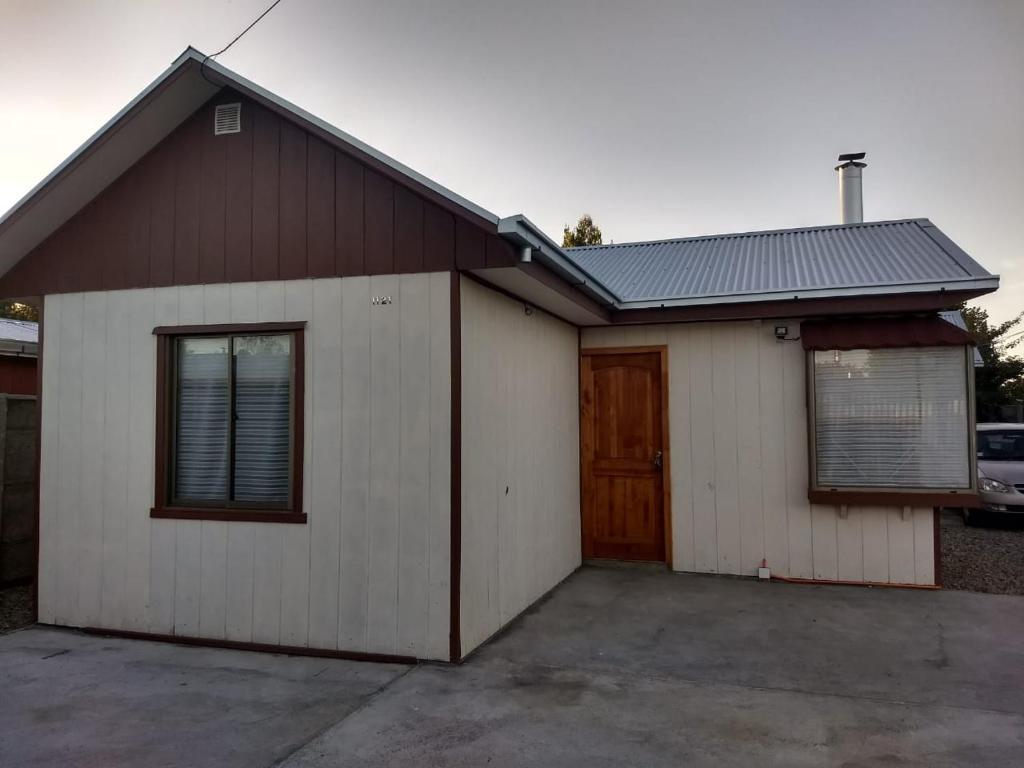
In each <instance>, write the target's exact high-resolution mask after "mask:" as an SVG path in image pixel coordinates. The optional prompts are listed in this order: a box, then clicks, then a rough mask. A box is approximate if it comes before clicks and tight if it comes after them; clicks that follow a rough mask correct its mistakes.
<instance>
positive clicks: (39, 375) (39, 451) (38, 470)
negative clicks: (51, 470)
mask: <svg viewBox="0 0 1024 768" xmlns="http://www.w3.org/2000/svg"><path fill="white" fill-rule="evenodd" d="M45 300H46V299H45V297H44V296H40V297H39V303H38V308H39V325H38V327H37V329H36V333H37V343H38V345H39V346H38V347H37V348H36V450H35V455H36V467H35V480H36V487H35V489H34V490H33V492H32V506H33V520H32V526H33V528H34V530H35V539H36V544H35V547H36V553H35V558H36V564H35V570H36V578H35V581H34V582H33V584H32V621H33V622H38V621H39V535H40V526H39V487H40V484H41V481H42V477H43V471H42V459H43V337H44V336H45V335H46V334H45V333H44V329H45V327H44V325H43V323H44V313H43V309H44V307H43V305H44V303H45Z"/></svg>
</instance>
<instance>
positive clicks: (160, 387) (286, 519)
mask: <svg viewBox="0 0 1024 768" xmlns="http://www.w3.org/2000/svg"><path fill="white" fill-rule="evenodd" d="M305 330H306V323H305V322H304V321H302V322H288V323H225V324H221V325H177V326H158V327H156V328H154V329H153V334H154V335H155V336H156V341H157V358H156V469H155V473H154V479H155V483H154V493H153V500H154V503H153V507H152V509H150V512H149V516H150V517H152V518H162V519H175V520H227V521H236V522H258V523H305V522H306V514H305V513H304V512H303V511H302V470H303V451H302V449H303V442H304V424H303V414H304V410H303V407H304V406H303V402H304V395H305V388H306V387H305V371H306V355H305V335H306V334H305ZM239 333H291V334H292V338H293V339H294V347H293V352H292V357H293V360H292V365H293V366H294V374H293V392H292V424H293V428H292V466H291V477H290V482H291V498H290V500H289V505H288V507H287V508H286V509H266V508H259V507H246V506H230V507H229V506H209V507H207V506H199V505H190V506H174V505H172V504H171V503H170V498H169V487H168V484H169V482H170V481H169V466H170V465H169V461H170V454H169V437H170V434H171V431H170V430H171V429H172V425H171V423H170V419H171V398H170V394H169V393H170V392H171V391H173V389H172V387H171V382H170V376H171V371H172V370H173V366H172V365H171V355H172V354H173V350H174V340H175V339H176V338H178V337H179V336H219V335H225V334H239Z"/></svg>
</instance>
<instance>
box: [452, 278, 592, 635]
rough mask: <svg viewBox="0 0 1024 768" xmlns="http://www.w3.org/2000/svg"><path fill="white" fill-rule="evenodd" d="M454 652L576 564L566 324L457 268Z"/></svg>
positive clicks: (574, 413)
mask: <svg viewBox="0 0 1024 768" xmlns="http://www.w3.org/2000/svg"><path fill="white" fill-rule="evenodd" d="M461 294H462V446H463V447H462V599H461V635H462V652H463V654H466V653H468V652H469V651H471V650H472V649H473V648H475V647H476V646H478V645H480V643H482V642H483V641H484V640H486V639H487V638H488V637H489V636H491V635H492V634H494V633H495V632H497V631H498V630H499V629H500V628H501V627H503V626H504V625H505V624H507V623H508V622H509V621H511V620H512V619H513V618H515V617H516V616H517V615H518V614H519V613H520V612H521V611H522V610H523V609H525V608H526V607H528V606H529V605H530V604H531V603H533V602H534V601H535V600H536V599H537V598H539V597H541V596H542V595H543V594H544V593H545V592H547V591H548V590H549V589H551V588H552V587H554V586H555V585H556V584H558V583H559V582H560V581H561V580H562V579H564V578H565V577H566V576H567V575H568V574H570V573H571V572H572V571H573V570H574V569H575V568H577V567H578V566H579V564H580V515H579V509H580V497H579V381H578V378H577V370H578V369H577V359H578V344H577V339H578V337H577V332H576V329H575V328H574V327H572V326H570V325H567V324H565V323H563V322H562V321H560V320H556V319H554V318H552V317H550V316H548V315H546V314H544V313H542V312H539V311H536V312H534V313H533V314H532V315H527V314H525V312H524V311H523V305H522V304H520V303H518V302H516V301H513V300H511V299H508V298H506V297H504V296H502V295H500V294H498V293H495V292H494V291H491V290H489V289H487V288H484V287H482V286H480V285H479V284H477V283H475V282H473V281H472V280H468V279H466V278H463V279H462V284H461Z"/></svg>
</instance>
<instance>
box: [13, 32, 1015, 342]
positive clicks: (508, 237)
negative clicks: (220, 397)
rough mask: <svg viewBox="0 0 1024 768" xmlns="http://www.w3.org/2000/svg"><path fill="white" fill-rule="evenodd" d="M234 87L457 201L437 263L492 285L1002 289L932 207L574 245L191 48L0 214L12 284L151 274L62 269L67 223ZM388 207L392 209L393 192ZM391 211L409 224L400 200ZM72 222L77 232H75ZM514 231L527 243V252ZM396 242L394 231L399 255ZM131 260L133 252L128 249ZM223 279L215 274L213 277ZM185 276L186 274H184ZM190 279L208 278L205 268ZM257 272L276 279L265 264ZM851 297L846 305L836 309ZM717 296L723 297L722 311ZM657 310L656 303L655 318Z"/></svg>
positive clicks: (762, 291) (446, 202)
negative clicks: (932, 215)
mask: <svg viewBox="0 0 1024 768" xmlns="http://www.w3.org/2000/svg"><path fill="white" fill-rule="evenodd" d="M229 91H233V92H235V93H236V94H238V95H240V96H241V97H242V99H243V101H244V100H250V101H252V102H253V103H254V104H256V105H257V106H259V107H261V108H264V109H266V110H269V111H270V112H273V113H275V114H276V116H277V118H278V119H280V120H282V121H287V122H291V123H293V124H294V125H296V126H298V127H299V128H300V129H302V130H304V131H306V133H308V134H309V135H311V136H313V137H315V138H318V139H320V140H322V141H323V142H326V143H327V144H328V145H329V146H332V147H334V150H335V152H337V153H339V154H345V155H347V156H348V157H350V158H354V159H355V160H356V161H358V162H359V163H361V164H362V165H363V166H364V167H366V168H368V169H370V170H371V171H374V172H376V173H377V174H378V175H381V176H384V177H386V178H387V179H390V181H392V182H395V184H396V185H402V186H404V187H405V188H406V189H408V190H411V191H412V192H413V193H415V194H418V195H419V196H420V197H422V198H423V199H424V200H426V201H428V202H431V203H433V204H434V205H435V206H437V207H440V208H442V209H445V210H446V211H447V213H448V214H452V215H454V217H455V219H456V222H457V225H456V229H458V226H461V225H460V224H458V222H462V223H463V224H468V225H469V226H470V228H475V229H476V232H475V234H472V235H471V236H466V237H461V236H459V235H458V233H456V235H455V238H454V240H453V239H452V237H449V233H448V232H447V231H445V232H444V233H441V234H443V235H444V237H443V238H442V239H444V240H445V243H444V244H445V247H446V248H447V249H449V250H454V254H453V256H452V263H451V264H449V263H448V261H445V265H446V266H440V267H438V266H436V265H435V266H434V268H444V269H449V268H451V269H459V270H463V271H473V272H475V273H476V274H477V276H478V277H481V278H483V279H486V280H488V281H490V282H491V283H492V284H493V285H495V286H497V287H499V288H504V289H506V290H511V291H513V292H517V295H521V296H523V297H525V298H526V299H527V300H531V301H537V302H538V306H542V307H546V308H549V309H550V307H549V306H548V305H549V304H550V303H551V302H552V301H556V299H555V298H553V297H554V296H560V297H561V298H560V299H557V301H563V300H568V301H570V302H572V303H573V304H574V305H578V306H579V307H582V308H583V311H584V315H586V317H588V318H592V319H596V320H597V321H599V322H608V321H612V322H619V321H623V322H626V321H628V322H655V321H657V322H660V321H662V319H663V318H664V317H667V316H668V314H671V313H665V312H660V310H662V309H663V308H670V307H676V308H678V309H677V310H676V312H677V315H678V313H684V314H685V317H683V315H679V318H680V319H695V318H705V319H706V318H707V317H710V316H711V315H709V314H708V312H709V310H712V311H713V313H714V312H717V314H714V317H715V318H716V319H721V318H722V317H731V316H733V315H731V314H729V313H730V312H731V313H733V314H735V313H736V312H739V311H740V310H742V312H743V313H745V314H743V315H742V316H747V317H752V316H759V317H768V316H780V315H779V314H778V313H779V312H783V311H788V310H787V306H786V304H787V302H788V303H790V304H795V303H796V300H801V301H800V303H801V309H806V310H807V311H809V312H813V311H823V312H826V313H833V314H834V313H835V312H838V311H840V310H841V309H842V310H843V311H853V312H854V313H857V312H868V311H876V312H877V311H879V307H881V306H882V305H881V304H879V300H882V299H884V302H883V303H884V307H885V309H886V311H911V310H914V311H920V310H924V309H939V308H948V307H951V306H954V305H955V304H956V303H958V302H960V301H963V300H964V299H966V298H971V297H973V296H977V295H981V294H983V293H988V292H990V291H993V290H995V289H996V288H997V287H998V277H997V276H995V275H991V274H989V273H988V272H987V271H986V270H984V269H983V268H982V267H981V266H980V265H978V264H977V262H975V261H974V260H972V259H971V258H970V257H969V256H967V254H966V253H964V252H963V251H962V250H961V249H960V248H959V247H957V246H956V245H955V244H954V243H953V242H952V241H951V240H950V239H949V238H948V237H946V236H945V235H944V234H943V233H942V232H940V231H939V230H938V229H937V228H936V227H935V226H934V225H933V224H932V223H931V222H930V221H928V220H927V219H908V220H903V221H890V222H874V223H866V224H856V225H838V226H824V227H809V228H803V229H785V230H775V231H769V232H747V233H739V234H729V235H713V236H706V237H694V238H682V239H673V240H662V241H655V242H643V243H626V244H615V245H607V246H593V247H585V248H576V249H564V248H561V247H560V246H558V245H557V244H556V243H555V242H553V241H552V240H551V239H550V238H548V237H547V236H546V235H544V233H543V232H541V231H540V229H539V228H537V227H536V226H535V225H533V224H532V223H531V222H530V221H529V220H528V219H527V218H526V217H525V216H523V215H521V214H519V215H516V216H510V217H506V218H503V219H499V218H498V217H497V216H495V215H494V214H493V213H491V212H489V211H487V210H485V209H483V208H481V207H480V206H477V205H475V204H474V203H472V202H470V201H469V200H467V199H465V198H463V197H461V196H460V195H458V194H456V193H454V192H452V191H451V190H448V189H446V188H444V187H443V186H441V185H439V184H437V183H435V182H433V181H431V180H430V179H428V178H426V177H425V176H422V175H421V174H419V173H417V172H416V171H413V170H412V169H411V168H408V167H407V166H405V165H403V164H401V163H399V162H398V161H396V160H393V159H392V158H389V157H388V156H386V155H384V154H383V153H381V152H378V151H377V150H375V149H373V148H372V147H370V146H368V145H366V144H364V143H362V142H360V141H359V140H358V139H355V138H354V137H352V136H349V135H348V134H346V133H344V132H343V131H340V130H338V129H337V128H335V127H334V126H331V125H329V124H328V123H326V122H324V121H322V120H320V119H318V118H316V117H314V116H313V115H311V114H309V113H307V112H305V111H304V110H301V109H299V108H298V107H296V106H294V105H293V104H290V103H289V102H287V101H285V100H284V99H281V98H279V97H277V96H275V95H274V94H272V93H270V92H268V91H266V90H264V89H263V88H261V87H259V86H258V85H256V84H254V83H252V82H250V81H248V80H246V79H245V78H243V77H241V76H239V75H237V74H235V73H233V72H231V71H230V70H228V69H226V68H225V67H223V66H221V65H220V64H217V63H216V62H212V61H207V59H206V57H205V56H204V55H203V54H201V53H200V52H199V51H196V50H195V49H193V48H189V49H187V50H186V51H185V52H184V53H183V54H182V55H181V56H179V57H178V59H177V60H175V62H174V63H173V64H172V65H171V66H170V67H169V68H168V69H167V70H166V71H165V72H164V73H163V74H162V75H161V76H160V77H158V78H157V79H156V80H155V81H154V82H153V83H152V84H151V85H150V86H149V87H148V88H146V89H145V90H144V91H143V92H142V93H141V94H139V95H138V96H137V97H136V98H135V99H134V100H132V102H131V103H129V104H128V105H127V106H126V107H125V108H124V109H123V110H121V111H120V112H119V113H118V114H117V115H115V116H114V118H112V119H111V120H110V121H109V122H108V123H107V124H106V125H104V126H103V127H102V128H101V129H100V130H99V131H98V132H97V133H96V134H94V135H93V137H91V138H90V139H89V140H88V141H87V142H86V143H85V144H83V145H82V146H81V147H80V148H79V149H78V150H76V152H75V153H73V154H72V155H71V156H70V157H69V158H68V159H67V160H65V161H64V162H63V163H61V165H60V166H58V167H57V168H56V169H55V170H54V171H53V172H52V173H51V174H49V175H48V176H47V177H46V178H45V179H44V180H43V181H42V182H41V183H40V184H39V185H37V186H36V187H35V188H34V189H33V190H32V191H31V192H29V193H28V195H26V196H25V197H24V198H23V199H22V200H21V201H20V202H19V203H17V204H16V205H15V206H14V208H12V209H11V210H10V211H9V212H8V213H6V214H5V215H4V216H2V217H0V276H4V280H7V281H8V283H9V284H8V285H7V289H8V293H10V291H11V290H14V289H17V290H16V291H15V292H14V293H11V294H10V295H12V296H13V295H17V296H31V295H35V294H37V293H46V292H48V291H47V289H48V288H49V287H50V286H51V285H53V284H54V281H55V280H57V278H60V279H59V280H57V287H56V288H54V290H101V289H112V288H119V287H121V288H124V287H139V286H138V285H137V284H136V283H137V281H135V282H133V280H134V278H126V279H124V280H120V278H121V277H125V276H124V275H120V273H119V272H118V270H119V269H121V267H120V266H118V265H115V266H117V269H112V270H110V271H111V280H107V276H106V274H105V273H104V277H103V279H102V280H99V282H97V281H96V280H93V281H92V282H88V281H85V282H83V283H82V285H78V284H77V283H76V282H75V281H74V280H70V279H64V277H62V276H63V275H64V273H65V272H67V267H68V266H69V265H71V266H72V267H73V268H74V270H78V271H82V270H85V271H88V272H90V273H92V272H96V268H97V265H96V264H93V263H92V261H91V260H89V259H85V258H84V257H83V258H82V259H80V260H79V261H78V262H76V261H75V259H76V258H77V255H76V254H74V253H72V251H73V249H72V248H70V247H68V243H69V242H78V240H81V238H79V237H78V235H77V234H76V233H71V232H69V230H70V229H71V226H70V225H68V226H67V227H65V226H64V225H65V224H67V223H68V222H69V221H70V220H71V219H72V218H73V217H75V216H76V214H78V212H79V211H82V210H83V209H85V207H86V206H87V205H88V204H90V202H91V201H94V200H97V199H98V198H99V197H100V196H101V194H103V193H104V190H110V189H113V188H115V187H116V186H117V185H116V184H115V182H116V181H118V180H119V179H123V178H125V177H126V176H128V175H129V174H128V171H129V170H130V169H132V168H133V167H135V168H137V167H138V166H139V165H141V163H140V160H142V159H143V158H145V157H146V156H147V153H149V152H150V150H153V149H154V148H155V147H156V146H157V145H158V144H160V143H161V142H163V141H165V140H166V139H168V137H170V136H171V134H172V133H173V132H174V131H175V130H176V129H177V128H178V127H179V126H182V125H184V124H185V123H186V121H188V120H189V118H190V116H192V117H194V116H195V115H197V114H198V113H199V111H200V109H201V108H202V107H204V105H207V106H208V105H209V104H210V103H211V99H212V97H213V96H215V95H216V94H218V93H220V92H229ZM386 207H387V208H388V209H389V210H391V206H390V205H388V206H386ZM393 214H394V217H396V218H394V223H395V224H396V226H397V224H398V218H397V217H398V215H399V214H398V209H397V208H396V209H394V211H393ZM254 221H255V219H254ZM410 222H411V223H410ZM410 222H406V223H409V226H410V227H412V229H413V230H416V229H417V227H418V228H419V229H423V230H426V229H427V228H426V227H424V226H422V222H421V223H420V224H418V225H417V224H416V222H415V221H412V219H410ZM164 223H166V222H164ZM189 224H190V226H191V225H194V224H195V222H191V221H190V222H189ZM307 226H308V222H307ZM406 229H409V227H406ZM480 230H482V231H480ZM190 231H191V230H190ZM396 231H397V230H396ZM300 234H302V233H300ZM62 235H66V238H65V239H64V240H61V237H62ZM104 236H106V235H104ZM396 237H397V235H396ZM67 238H70V240H67ZM58 241H59V242H58ZM190 242H191V241H190ZM389 242H390V241H389ZM41 244H42V245H41ZM122 245H123V244H122ZM192 245H194V243H192ZM513 245H514V246H517V247H518V248H519V249H520V250H519V252H518V255H517V253H516V251H515V249H514V248H513V247H512V246H513ZM50 246H52V247H50ZM389 247H390V246H389ZM48 248H49V251H51V252H52V253H50V254H49V255H50V256H53V255H54V254H56V255H57V256H58V257H60V258H56V260H54V259H53V258H49V257H48V259H43V260H42V261H40V260H39V259H35V262H38V263H34V262H33V259H32V258H30V259H27V260H25V261H24V262H23V263H22V264H21V265H20V266H19V268H18V269H14V270H12V267H13V266H14V265H15V264H18V262H19V261H22V260H23V258H24V257H25V256H26V255H27V254H29V253H32V252H33V251H34V249H37V250H35V252H36V253H39V251H47V249H48ZM107 250H109V249H107ZM122 250H123V249H122ZM398 252H399V245H398V243H397V241H396V243H395V246H394V251H393V253H392V254H391V255H392V257H394V256H395V255H396V254H398ZM460 254H463V256H465V258H463V256H460ZM191 255H194V254H191V253H186V254H185V256H191ZM125 258H126V259H129V260H130V257H129V256H127V255H126V256H125ZM62 259H63V260H62ZM432 263H433V262H432ZM33 264H34V266H33ZM26 265H27V266H26ZM165 266H166V265H165ZM19 270H20V271H19ZM222 271H223V270H219V271H218V272H217V274H220V273H221V272H222ZM328 271H329V270H328ZM395 271H400V270H395ZM192 272H195V270H192ZM192 272H190V273H189V274H190V275H192ZM12 275H13V276H14V277H13V279H12ZM310 276H323V275H310ZM30 277H31V278H32V279H29V278H30ZM215 277H216V275H215V274H213V273H211V274H210V279H211V280H213V279H214V278H215ZM114 278H118V279H117V280H114ZM174 279H178V277H177V273H175V277H174ZM182 279H184V280H185V281H186V282H189V281H191V282H196V281H199V282H203V279H202V274H201V273H200V274H198V275H192V276H191V277H189V278H187V279H186V278H182ZM237 279H242V278H237ZM246 279H270V278H268V277H258V276H257V275H255V274H253V275H252V276H251V277H250V276H247V277H246ZM107 283H110V285H107ZM115 283H116V284H115ZM122 283H123V284H122ZM183 284H184V283H183ZM90 286H91V287H90ZM104 286H106V287H105V288H104ZM873 297H877V298H878V300H876V298H873ZM805 299H810V300H811V301H810V302H806V301H803V300H805ZM865 299H867V300H868V301H867V303H865V301H864V300H865ZM545 302H547V303H545ZM842 302H845V304H843V307H839V303H842ZM718 305H722V307H723V310H722V311H718V310H717V309H715V307H716V306H718ZM851 308H852V310H851ZM757 313H761V314H757ZM772 313H775V314H772ZM654 314H658V315H659V317H658V319H657V320H656V319H655V318H654ZM563 316H566V315H563ZM627 316H628V319H627ZM581 322H583V321H581Z"/></svg>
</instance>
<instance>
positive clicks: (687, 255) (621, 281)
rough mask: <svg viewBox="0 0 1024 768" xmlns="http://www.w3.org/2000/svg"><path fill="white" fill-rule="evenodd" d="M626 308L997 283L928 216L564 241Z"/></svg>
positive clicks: (989, 287) (951, 288)
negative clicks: (591, 242) (603, 241)
mask: <svg viewBox="0 0 1024 768" xmlns="http://www.w3.org/2000/svg"><path fill="white" fill-rule="evenodd" d="M565 253H566V255H567V256H568V257H569V258H570V259H571V260H572V261H573V262H575V263H576V265H577V266H579V268H580V269H582V270H584V271H585V272H587V273H588V274H589V275H592V276H593V277H594V278H595V279H596V280H599V281H600V282H601V283H602V284H603V285H604V286H606V287H607V288H608V289H609V290H610V291H612V292H613V293H614V294H615V295H616V297H617V298H618V300H619V302H620V305H621V306H623V307H624V308H625V307H629V308H644V307H659V306H685V305H687V304H701V303H710V302H714V303H725V302H754V301H772V300H786V299H794V298H800V299H805V298H814V297H823V298H824V297H829V296H865V295H872V294H883V293H886V294H892V293H914V292H929V291H947V290H948V291H960V290H979V291H981V292H987V291H990V290H995V288H996V287H998V277H997V276H995V275H992V274H990V273H989V272H987V271H986V270H985V269H984V268H983V267H982V266H981V265H979V264H978V263H977V262H976V261H974V260H973V259H972V258H971V257H970V256H968V255H967V254H966V253H964V251H963V250H961V249H960V248H959V247H958V246H957V245H956V244H955V243H953V241H952V240H950V239H949V238H948V237H946V236H945V235H944V234H943V233H942V232H941V231H939V229H938V228H937V227H936V226H935V225H934V224H932V223H931V222H930V221H929V220H928V219H905V220H900V221H881V222H868V223H863V224H843V225H835V226H825V227H807V228H801V229H780V230H772V231H766V232H745V233H739V234H727V235H710V236H705V237H691V238H682V239H676V240H659V241H653V242H639V243H621V244H620V243H616V244H611V245H595V246H583V247H579V248H570V249H567V250H566V251H565Z"/></svg>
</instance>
